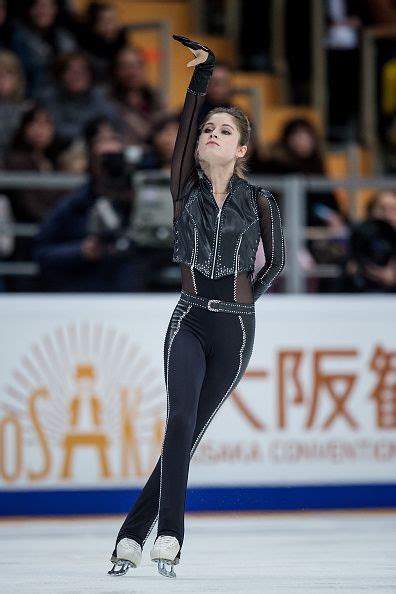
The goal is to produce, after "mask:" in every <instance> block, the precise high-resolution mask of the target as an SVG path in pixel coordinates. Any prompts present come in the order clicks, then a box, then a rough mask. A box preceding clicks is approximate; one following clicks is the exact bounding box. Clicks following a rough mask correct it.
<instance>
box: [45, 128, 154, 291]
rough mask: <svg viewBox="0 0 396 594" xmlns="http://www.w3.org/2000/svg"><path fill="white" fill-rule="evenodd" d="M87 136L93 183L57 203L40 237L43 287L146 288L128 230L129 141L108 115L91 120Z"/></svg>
mask: <svg viewBox="0 0 396 594" xmlns="http://www.w3.org/2000/svg"><path fill="white" fill-rule="evenodd" d="M85 137H86V142H87V149H88V160H89V180H88V183H87V184H86V185H84V186H83V187H81V188H79V189H78V190H76V191H74V192H72V193H71V194H69V195H68V196H66V197H65V198H63V199H62V200H61V201H60V202H59V203H58V205H57V206H56V207H55V208H54V209H53V210H52V211H51V212H50V213H49V215H48V216H47V217H46V218H45V219H44V221H43V223H42V225H41V228H40V231H39V234H38V236H37V237H36V238H35V249H34V257H35V259H36V260H37V261H38V263H39V264H40V266H41V271H42V281H43V285H44V286H43V290H47V291H70V292H90V291H92V292H96V291H98V292H120V291H140V290H143V289H144V285H143V278H144V274H143V273H144V268H143V263H142V260H141V257H140V255H139V253H138V250H137V248H136V246H135V245H134V243H133V241H132V240H131V239H130V238H129V235H128V231H129V228H130V224H131V216H132V214H133V210H132V209H133V184H132V180H131V175H132V171H131V166H130V165H129V164H128V162H127V161H126V159H125V157H124V145H123V143H122V141H121V139H120V136H119V135H118V133H117V131H116V130H115V128H114V126H113V124H112V122H111V121H110V120H108V119H107V118H98V119H96V120H94V121H92V122H91V123H90V124H89V125H88V126H87V128H86V134H85Z"/></svg>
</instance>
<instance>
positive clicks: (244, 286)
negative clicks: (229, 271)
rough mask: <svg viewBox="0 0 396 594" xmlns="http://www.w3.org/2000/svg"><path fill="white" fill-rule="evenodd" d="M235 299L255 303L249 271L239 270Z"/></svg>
mask: <svg viewBox="0 0 396 594" xmlns="http://www.w3.org/2000/svg"><path fill="white" fill-rule="evenodd" d="M235 301H238V303H253V291H252V283H251V280H250V273H248V272H238V276H237V278H236V283H235Z"/></svg>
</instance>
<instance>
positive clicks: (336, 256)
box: [261, 118, 349, 292]
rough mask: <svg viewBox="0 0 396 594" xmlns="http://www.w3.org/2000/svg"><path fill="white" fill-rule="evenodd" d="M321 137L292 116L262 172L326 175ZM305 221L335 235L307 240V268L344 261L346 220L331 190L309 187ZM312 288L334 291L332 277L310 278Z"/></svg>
mask: <svg viewBox="0 0 396 594" xmlns="http://www.w3.org/2000/svg"><path fill="white" fill-rule="evenodd" d="M321 145H322V142H321V138H320V136H319V134H318V131H317V129H316V127H315V126H314V125H313V124H312V123H311V122H310V121H309V120H308V119H305V118H294V119H292V120H290V121H289V122H287V123H286V125H285V126H284V128H283V130H282V133H281V136H280V139H279V140H278V141H277V142H276V143H274V144H273V145H271V146H270V147H269V150H268V153H269V156H268V158H267V159H266V160H265V162H264V164H263V167H262V171H261V172H262V173H272V174H281V175H283V174H287V173H290V174H292V173H294V174H303V175H321V176H323V175H325V174H326V171H325V165H324V156H323V148H322V146H321ZM306 200H307V202H306V214H305V224H306V225H307V226H312V227H327V228H328V229H331V230H332V231H334V232H335V233H336V235H337V236H336V237H333V238H327V239H320V240H315V241H313V240H310V241H308V242H307V248H308V250H309V251H308V253H307V254H305V256H306V257H308V262H309V258H310V257H311V258H312V257H313V260H312V259H311V263H310V264H308V272H309V268H311V267H313V266H314V265H315V263H316V264H339V263H341V262H343V261H344V258H345V254H346V247H347V239H346V237H347V235H348V225H349V220H348V218H347V216H346V215H345V214H344V213H343V212H342V210H341V208H340V206H339V204H338V202H337V200H336V197H335V196H334V194H333V193H332V192H330V191H326V190H325V191H318V190H315V191H313V190H311V191H308V192H307V194H306ZM281 211H282V203H281ZM310 282H312V283H313V286H312V288H313V289H314V290H319V291H322V292H326V291H333V290H337V283H333V281H332V280H331V279H326V278H323V279H317V280H316V279H313V281H310Z"/></svg>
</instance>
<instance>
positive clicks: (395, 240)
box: [342, 217, 396, 293]
mask: <svg viewBox="0 0 396 594" xmlns="http://www.w3.org/2000/svg"><path fill="white" fill-rule="evenodd" d="M349 247H350V249H349V256H348V258H347V260H346V263H345V267H344V271H343V277H342V281H343V290H344V291H346V292H351V293H363V292H364V293H395V292H396V230H395V228H394V227H392V226H391V225H390V224H389V223H388V222H386V221H385V220H383V219H376V218H371V217H369V218H368V219H366V220H365V221H363V222H362V223H359V224H358V225H356V226H355V227H354V228H353V229H352V233H351V236H350V246H349Z"/></svg>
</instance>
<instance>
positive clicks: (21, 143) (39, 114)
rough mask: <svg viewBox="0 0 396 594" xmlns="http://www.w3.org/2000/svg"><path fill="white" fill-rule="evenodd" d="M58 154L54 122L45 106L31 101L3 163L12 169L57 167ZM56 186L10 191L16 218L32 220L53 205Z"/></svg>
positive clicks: (56, 192)
mask: <svg viewBox="0 0 396 594" xmlns="http://www.w3.org/2000/svg"><path fill="white" fill-rule="evenodd" d="M59 155H60V150H59V144H58V142H57V140H56V137H55V126H54V123H53V121H52V118H51V115H50V114H49V112H48V111H47V109H46V108H45V107H43V106H41V105H38V104H37V105H34V106H32V107H31V108H30V109H28V110H27V111H26V112H25V113H24V115H23V117H22V119H21V122H20V125H19V128H18V130H17V132H16V135H15V137H14V140H13V142H12V144H11V147H10V150H9V152H8V155H7V157H6V159H5V167H6V169H8V170H13V171H40V172H43V173H48V172H51V171H54V170H56V169H57V160H58V158H59ZM60 193H61V192H60V191H59V190H50V189H47V190H44V189H41V190H31V189H20V190H14V191H13V192H12V193H10V197H11V204H12V209H13V211H14V214H15V217H16V219H17V221H18V222H27V223H36V222H39V221H41V219H42V218H43V216H44V215H45V214H46V213H47V212H48V211H49V210H50V209H51V208H52V207H53V206H54V204H55V202H56V201H57V199H58V197H59V195H60Z"/></svg>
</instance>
